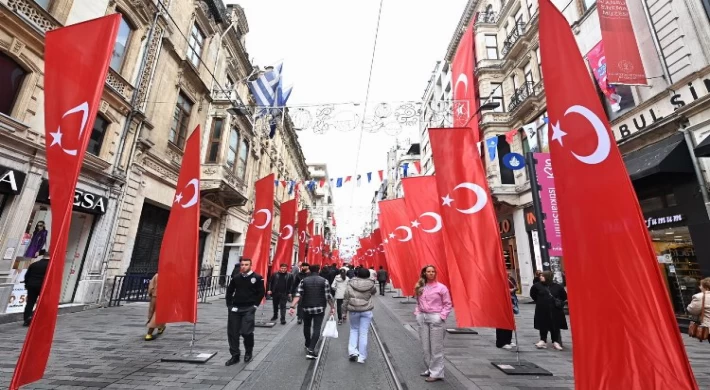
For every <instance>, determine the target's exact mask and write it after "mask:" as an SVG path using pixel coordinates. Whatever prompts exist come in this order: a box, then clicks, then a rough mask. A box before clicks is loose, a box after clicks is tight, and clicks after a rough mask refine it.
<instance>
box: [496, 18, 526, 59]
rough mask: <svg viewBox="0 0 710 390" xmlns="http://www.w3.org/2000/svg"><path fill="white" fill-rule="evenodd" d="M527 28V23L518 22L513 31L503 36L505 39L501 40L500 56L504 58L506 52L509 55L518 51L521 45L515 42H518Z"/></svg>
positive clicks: (513, 54)
mask: <svg viewBox="0 0 710 390" xmlns="http://www.w3.org/2000/svg"><path fill="white" fill-rule="evenodd" d="M526 29H527V24H525V23H524V22H520V23H518V24H517V25H516V26H515V28H514V29H513V31H511V32H510V34H508V36H507V37H506V38H505V41H503V49H502V50H501V56H502V57H503V58H505V57H506V56H507V55H508V54H510V55H511V56H515V55H516V53H517V52H518V51H519V49H520V48H521V46H522V45H518V44H517V43H518V42H520V38H522V37H523V35H525V31H526Z"/></svg>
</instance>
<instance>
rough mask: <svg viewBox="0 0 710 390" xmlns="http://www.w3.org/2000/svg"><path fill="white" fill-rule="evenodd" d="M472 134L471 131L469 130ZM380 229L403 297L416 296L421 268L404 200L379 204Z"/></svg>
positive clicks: (385, 201)
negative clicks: (415, 286)
mask: <svg viewBox="0 0 710 390" xmlns="http://www.w3.org/2000/svg"><path fill="white" fill-rule="evenodd" d="M467 130H468V131H469V132H470V129H467ZM378 206H379V208H380V215H379V216H378V219H379V222H380V229H381V232H382V233H383V235H384V236H383V237H386V238H385V239H384V240H383V242H384V243H385V245H384V246H385V251H386V252H387V260H388V262H389V263H388V264H389V265H390V268H391V269H392V273H393V275H394V276H395V280H396V281H397V284H398V286H397V287H398V288H399V289H401V290H402V295H406V296H409V297H411V296H414V285H415V284H416V283H417V280H418V279H419V272H420V271H421V268H419V269H417V266H416V263H415V262H413V261H412V259H413V258H414V257H413V256H412V255H413V251H414V248H412V228H410V227H409V224H410V221H409V218H408V217H407V211H406V206H405V203H404V199H401V198H399V199H392V200H383V201H380V202H378Z"/></svg>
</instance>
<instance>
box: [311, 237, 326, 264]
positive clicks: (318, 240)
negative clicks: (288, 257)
mask: <svg viewBox="0 0 710 390" xmlns="http://www.w3.org/2000/svg"><path fill="white" fill-rule="evenodd" d="M322 244H323V237H322V236H320V235H317V236H313V242H312V243H311V247H310V252H311V253H310V254H309V256H308V257H309V258H310V261H309V262H308V264H310V265H314V264H317V265H320V266H322V265H323V249H322V248H321V246H322Z"/></svg>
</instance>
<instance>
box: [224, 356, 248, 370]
mask: <svg viewBox="0 0 710 390" xmlns="http://www.w3.org/2000/svg"><path fill="white" fill-rule="evenodd" d="M247 356H249V360H251V354H249V355H247ZM246 360H247V359H246V356H244V361H246ZM237 363H239V355H234V356H232V358H231V359H229V360H227V362H226V363H224V365H225V366H227V367H229V366H233V365H235V364H237Z"/></svg>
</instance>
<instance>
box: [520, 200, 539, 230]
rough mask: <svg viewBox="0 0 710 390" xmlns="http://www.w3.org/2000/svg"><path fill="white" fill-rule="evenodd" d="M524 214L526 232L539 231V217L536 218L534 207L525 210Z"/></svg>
mask: <svg viewBox="0 0 710 390" xmlns="http://www.w3.org/2000/svg"><path fill="white" fill-rule="evenodd" d="M523 214H524V216H525V230H527V231H533V230H537V217H536V216H535V210H534V209H533V207H532V206H530V207H526V208H525V210H523Z"/></svg>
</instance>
